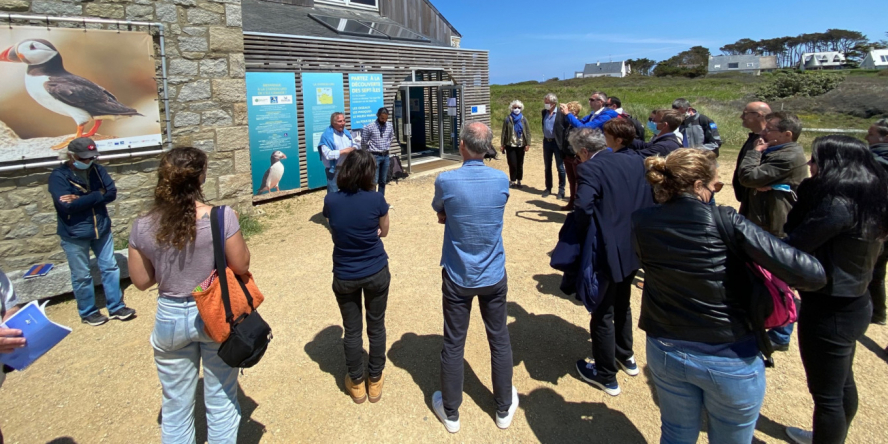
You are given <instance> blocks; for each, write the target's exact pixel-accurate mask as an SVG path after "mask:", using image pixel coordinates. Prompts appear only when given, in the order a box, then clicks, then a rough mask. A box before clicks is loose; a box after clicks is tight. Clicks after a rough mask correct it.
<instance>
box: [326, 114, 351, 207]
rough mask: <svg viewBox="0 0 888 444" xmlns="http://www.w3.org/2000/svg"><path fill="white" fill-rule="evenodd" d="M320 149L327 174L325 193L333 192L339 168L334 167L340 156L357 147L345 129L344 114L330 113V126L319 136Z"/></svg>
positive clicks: (337, 189) (335, 189)
mask: <svg viewBox="0 0 888 444" xmlns="http://www.w3.org/2000/svg"><path fill="white" fill-rule="evenodd" d="M318 149H319V150H320V151H321V162H323V163H324V172H325V173H326V174H327V193H335V192H337V191H339V187H337V186H336V175H337V173H338V172H339V170H338V169H337V168H336V164H337V162H339V159H340V158H343V159H344V158H345V156H347V155H348V153H350V152H352V151H354V150H356V149H357V147H356V146H355V142H354V140H352V136H351V134H349V132H348V131H345V114H342V113H340V112H336V113H333V114H331V115H330V126H329V127H327V129H326V130H325V131H324V134H323V135H322V136H321V143H320V145H318Z"/></svg>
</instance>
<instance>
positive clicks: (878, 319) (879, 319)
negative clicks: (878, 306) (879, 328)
mask: <svg viewBox="0 0 888 444" xmlns="http://www.w3.org/2000/svg"><path fill="white" fill-rule="evenodd" d="M886 320H888V319H886V318H885V316H873V317H872V319H870V323H871V324H876V325H885V324H886V322H885V321H886Z"/></svg>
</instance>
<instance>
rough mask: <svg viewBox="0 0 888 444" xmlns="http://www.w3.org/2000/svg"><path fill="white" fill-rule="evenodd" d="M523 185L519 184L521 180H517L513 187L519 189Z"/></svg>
mask: <svg viewBox="0 0 888 444" xmlns="http://www.w3.org/2000/svg"><path fill="white" fill-rule="evenodd" d="M523 186H524V185H521V181H520V180H519V181H518V183H517V184H515V188H518V189H521V187H523Z"/></svg>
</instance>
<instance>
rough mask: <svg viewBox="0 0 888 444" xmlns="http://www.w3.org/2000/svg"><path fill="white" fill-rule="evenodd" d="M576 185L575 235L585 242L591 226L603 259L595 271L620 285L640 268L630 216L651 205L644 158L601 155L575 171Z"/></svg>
mask: <svg viewBox="0 0 888 444" xmlns="http://www.w3.org/2000/svg"><path fill="white" fill-rule="evenodd" d="M627 154H628V155H627ZM577 182H578V183H577V199H576V202H575V204H574V205H575V211H576V217H577V229H578V232H579V233H580V236H582V238H585V236H587V235H588V234H587V228H589V226H590V225H591V224H592V222H594V225H597V227H598V236H599V239H600V240H601V242H600V247H603V250H604V256H605V258H604V259H606V260H602V259H603V258H601V257H599V258H597V261H596V262H597V263H596V264H594V266H595V269H596V270H595V271H597V272H605V276H609V277H610V278H611V279H612V280H613V282H623V280H625V279H626V278H627V277H629V275H631V274H632V273H634V272H635V271H637V270H638V268H639V267H640V265H639V262H638V257H637V256H636V255H635V250H634V249H633V248H632V217H631V216H632V213H634V212H635V211H636V210H640V209H642V208H647V207H650V206H653V205H654V197H653V193H652V191H651V186H650V184H649V183H648V181H647V179H645V169H644V157H643V156H641V155H639V154H637V153H626V154H622V153H614V152H612V151H610V150H604V151H601V152H599V153H598V154H596V155H595V157H593V158H592V159H589V160H587V161H585V162H583V163H581V164H580V165H579V166H578V167H577ZM593 217H594V218H595V220H594V221H592V218H593ZM605 266H606V268H605Z"/></svg>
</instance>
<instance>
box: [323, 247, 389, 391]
mask: <svg viewBox="0 0 888 444" xmlns="http://www.w3.org/2000/svg"><path fill="white" fill-rule="evenodd" d="M391 280H392V276H391V274H389V269H388V265H386V266H385V268H383V269H382V270H380V271H379V272H377V273H376V274H374V275H372V276H368V277H366V278H363V279H357V280H342V279H338V278H336V277H335V276H334V277H333V293H335V294H336V302H337V303H339V312H340V313H342V328H343V330H345V338H344V339H343V341H342V342H343V347H344V348H345V365H346V367H348V375H349V377H351V379H352V381H361V380H363V378H364V357H363V351H364V339H363V338H362V336H361V333H363V331H364V326H363V319H362V313H361V293H363V294H364V306H365V308H366V309H367V338H368V339H369V340H370V352H369V355H370V360H369V362H368V364H367V367H368V373H369V374H370V377H371V378H376V377H378V376H379V375H381V374H382V370H383V369H384V368H385V308H386V306H387V305H388V293H389V283H390V282H391Z"/></svg>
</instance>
